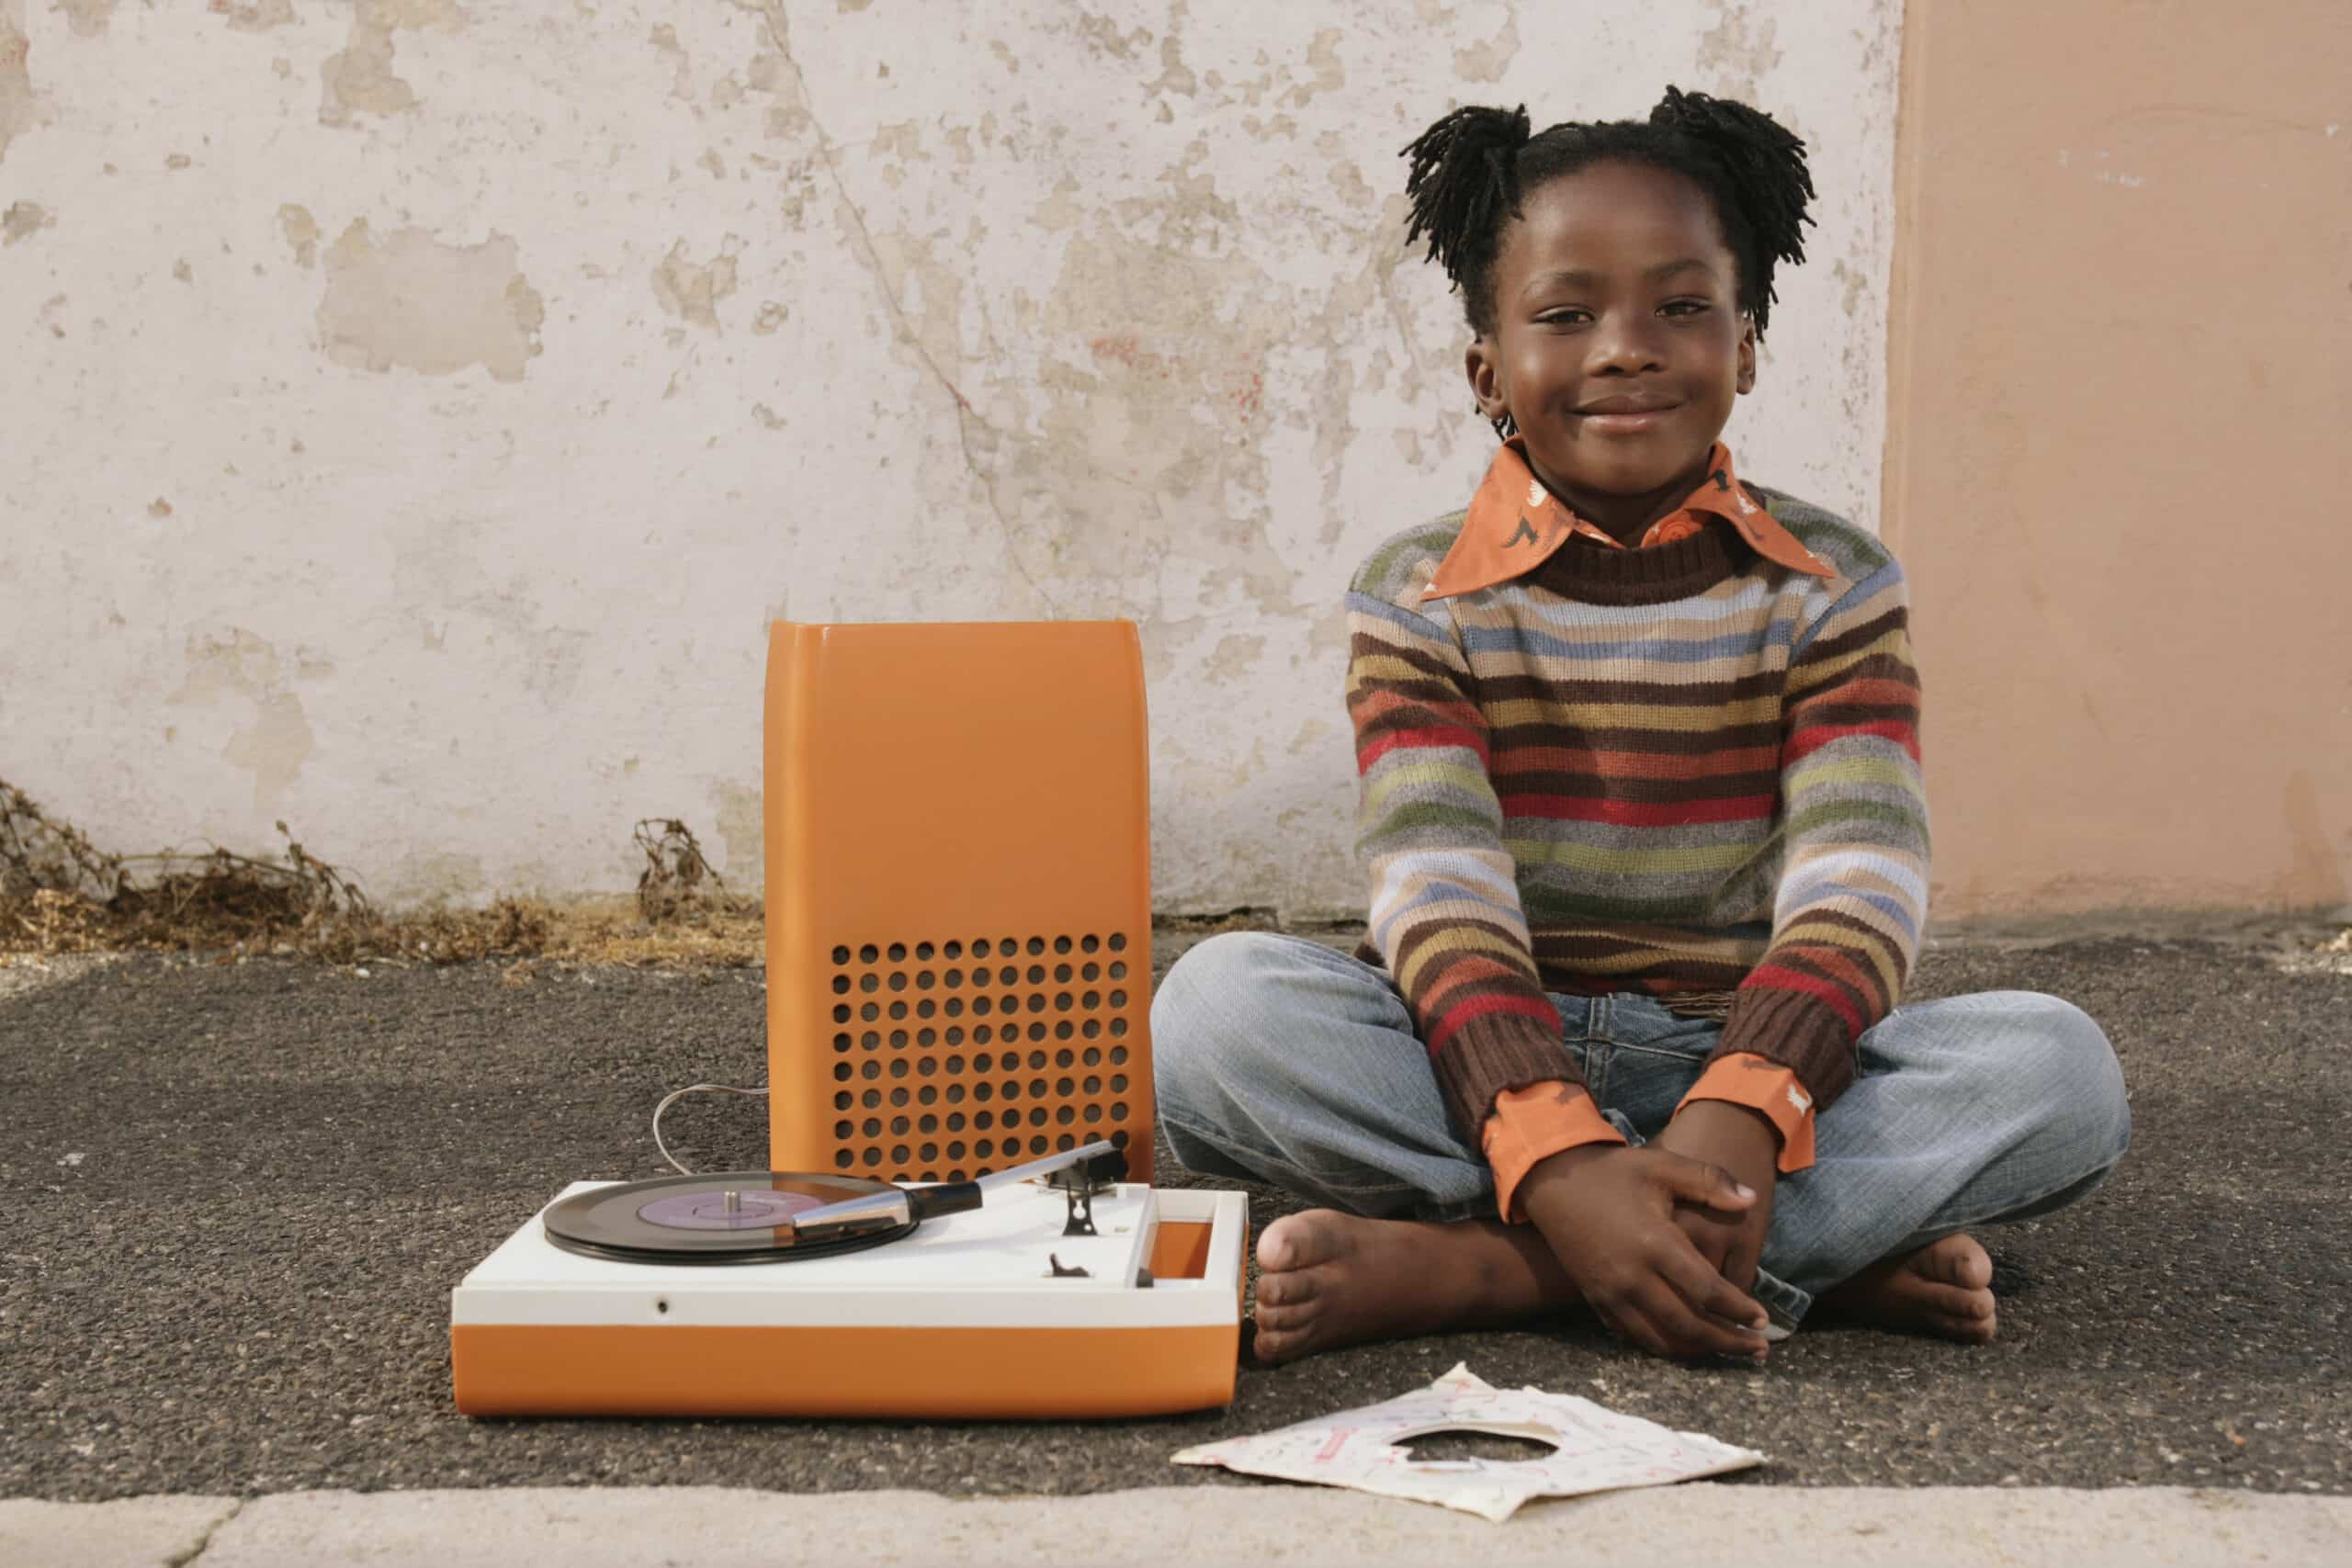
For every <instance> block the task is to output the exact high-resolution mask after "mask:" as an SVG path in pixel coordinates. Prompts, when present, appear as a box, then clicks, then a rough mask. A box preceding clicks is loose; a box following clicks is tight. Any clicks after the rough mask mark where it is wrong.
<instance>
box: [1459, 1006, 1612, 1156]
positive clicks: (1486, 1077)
mask: <svg viewBox="0 0 2352 1568" xmlns="http://www.w3.org/2000/svg"><path fill="white" fill-rule="evenodd" d="M1437 1083H1438V1089H1439V1090H1440V1091H1441V1092H1442V1094H1443V1095H1444V1096H1445V1106H1446V1110H1447V1111H1450V1112H1451V1113H1452V1114H1453V1125H1454V1127H1455V1129H1456V1130H1457V1131H1458V1132H1459V1133H1460V1134H1462V1141H1463V1142H1464V1143H1465V1144H1468V1145H1470V1146H1471V1147H1472V1148H1474V1149H1476V1148H1482V1147H1484V1146H1485V1134H1486V1128H1487V1117H1488V1116H1489V1115H1491V1114H1493V1112H1494V1109H1495V1097H1496V1096H1497V1095H1498V1094H1504V1093H1507V1092H1509V1091H1510V1090H1511V1089H1526V1088H1527V1087H1529V1086H1530V1085H1532V1084H1539V1083H1566V1084H1574V1085H1576V1086H1577V1088H1579V1089H1581V1088H1583V1087H1584V1075H1583V1074H1582V1073H1580V1072H1578V1071H1577V1059H1576V1058H1575V1057H1574V1056H1573V1055H1569V1054H1568V1048H1567V1047H1566V1045H1565V1044H1563V1043H1561V1040H1560V1026H1559V1023H1558V1021H1557V1020H1556V1019H1555V1021H1553V1023H1552V1025H1551V1027H1550V1028H1548V1029H1547V1028H1545V1027H1544V1025H1542V1024H1540V1023H1537V1022H1535V1021H1533V1020H1531V1019H1527V1018H1523V1017H1520V1018H1514V1017H1509V1016H1504V1015H1500V1014H1497V1015H1493V1016H1489V1017H1487V1018H1474V1019H1472V1020H1471V1021H1469V1022H1467V1023H1465V1024H1464V1025H1463V1026H1462V1027H1461V1028H1460V1029H1458V1030H1456V1031H1455V1032H1453V1035H1452V1036H1451V1037H1450V1038H1448V1039H1447V1041H1446V1043H1444V1044H1443V1045H1442V1046H1441V1047H1440V1048H1439V1050H1438V1054H1437Z"/></svg>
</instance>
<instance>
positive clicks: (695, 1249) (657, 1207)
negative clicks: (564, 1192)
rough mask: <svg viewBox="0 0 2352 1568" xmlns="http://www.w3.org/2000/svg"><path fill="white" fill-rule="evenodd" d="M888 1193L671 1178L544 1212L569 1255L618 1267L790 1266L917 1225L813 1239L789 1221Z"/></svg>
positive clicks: (792, 1182) (791, 1177)
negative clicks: (610, 1262) (848, 1201)
mask: <svg viewBox="0 0 2352 1568" xmlns="http://www.w3.org/2000/svg"><path fill="white" fill-rule="evenodd" d="M890 1190H892V1189H891V1186H890V1184H889V1183H888V1182H887V1181H867V1180H865V1179H861V1178H858V1177H854V1176H802V1175H797V1174H795V1173H792V1172H789V1171H780V1170H742V1171H722V1172H719V1173H718V1174H716V1175H711V1176H671V1177H663V1178H661V1179H657V1180H652V1181H625V1182H622V1183H620V1184H619V1185H618V1186H615V1187H600V1188H598V1189H596V1190H594V1191H593V1192H581V1193H577V1194H575V1195H573V1196H572V1197H570V1198H566V1199H564V1200H562V1201H560V1202H558V1203H556V1204H554V1205H552V1206H551V1207H550V1208H549V1209H548V1212H547V1219H546V1228H547V1235H548V1240H549V1241H551V1242H553V1243H554V1244H555V1245H556V1246H558V1247H562V1248H563V1249H564V1250H565V1251H566V1252H577V1253H581V1254H582V1255H584V1256H586V1257H589V1258H609V1259H612V1260H614V1261H616V1262H621V1263H787V1262H790V1261H791V1260H793V1259H794V1258H825V1257H831V1256H833V1255H836V1254H839V1253H843V1252H856V1251H858V1250H860V1249H861V1248H864V1247H878V1246H880V1245H881V1244H882V1243H884V1242H886V1241H895V1240H897V1239H898V1238H899V1236H902V1235H910V1234H911V1233H912V1232H913V1230H914V1228H915V1226H916V1225H917V1224H920V1223H921V1222H920V1221H916V1220H911V1219H910V1220H908V1221H906V1222H905V1223H903V1224H896V1223H889V1222H884V1223H880V1224H876V1225H875V1226H873V1227H872V1228H870V1229H865V1230H857V1231H851V1232H848V1233H845V1234H842V1235H828V1236H825V1237H823V1238H822V1239H818V1240H812V1239H810V1238H809V1237H806V1236H801V1235H796V1234H795V1233H794V1231H793V1230H792V1228H791V1226H790V1225H789V1224H787V1223H786V1222H788V1221H789V1220H790V1218H791V1217H792V1216H793V1215H795V1214H798V1213H807V1212H808V1211H809V1210H810V1209H815V1208H820V1207H822V1206H823V1205H825V1204H827V1203H834V1202H839V1201H841V1200H842V1199H844V1198H858V1197H863V1196H865V1194H867V1193H871V1192H888V1191H890Z"/></svg>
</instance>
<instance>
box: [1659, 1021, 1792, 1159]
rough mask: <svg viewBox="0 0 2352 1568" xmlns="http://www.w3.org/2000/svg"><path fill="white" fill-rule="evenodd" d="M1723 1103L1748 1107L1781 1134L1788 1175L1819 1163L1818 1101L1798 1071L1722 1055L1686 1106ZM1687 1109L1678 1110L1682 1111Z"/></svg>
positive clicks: (1750, 1056) (1746, 1055) (1751, 1057)
mask: <svg viewBox="0 0 2352 1568" xmlns="http://www.w3.org/2000/svg"><path fill="white" fill-rule="evenodd" d="M1692 1100H1725V1101H1728V1102H1729V1103H1731V1104H1733V1105H1744V1106H1746V1107H1747V1109H1748V1110H1750V1111H1756V1112H1758V1113H1759V1114H1760V1115H1762V1116H1763V1118H1764V1119H1765V1120H1766V1121H1767V1122H1771V1123H1772V1126H1773V1128H1774V1130H1775V1131H1777V1132H1778V1133H1779V1134H1781V1161H1780V1170H1781V1175H1782V1176H1786V1175H1788V1174H1789V1173H1790V1172H1791V1171H1793V1170H1803V1169H1804V1168H1806V1167H1807V1166H1810V1165H1811V1164H1813V1096H1812V1094H1811V1093H1810V1092H1808V1091H1807V1090H1806V1089H1805V1087H1804V1080H1802V1079H1801V1078H1799V1077H1797V1075H1796V1074H1795V1072H1794V1071H1792V1069H1790V1068H1788V1067H1785V1066H1781V1064H1780V1063H1778V1062H1773V1061H1768V1060H1766V1059H1765V1058H1764V1057H1762V1056H1758V1055H1755V1054H1754V1053H1753V1052H1748V1051H1735V1052H1733V1053H1732V1054H1731V1055H1728V1056H1719V1057H1717V1058H1716V1059H1715V1060H1714V1061H1713V1063H1712V1064H1710V1065H1709V1066H1708V1068H1707V1070H1706V1071H1705V1072H1703V1073H1701V1074H1700V1075H1699V1081H1698V1082H1697V1083H1694V1084H1692V1085H1691V1092H1690V1093H1689V1094H1686V1095H1684V1096H1683V1097H1682V1105H1688V1104H1690V1103H1691V1101H1692ZM1682 1105H1678V1106H1676V1107H1675V1108H1674V1109H1675V1110H1677V1111H1680V1110H1681V1109H1682Z"/></svg>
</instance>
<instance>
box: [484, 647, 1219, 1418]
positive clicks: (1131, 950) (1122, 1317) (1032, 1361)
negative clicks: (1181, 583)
mask: <svg viewBox="0 0 2352 1568" xmlns="http://www.w3.org/2000/svg"><path fill="white" fill-rule="evenodd" d="M764 715H765V717H764V738H765V801H764V804H763V816H764V820H765V824H766V870H767V886H766V905H767V933H766V934H767V941H766V947H767V959H768V1067H769V1082H768V1085H767V1087H766V1089H765V1090H764V1093H765V1095H766V1098H767V1100H768V1106H769V1152H768V1159H769V1163H770V1164H771V1166H773V1167H774V1168H775V1169H774V1170H770V1171H752V1172H742V1173H737V1174H733V1175H719V1176H688V1177H684V1178H683V1179H669V1178H665V1179H661V1180H657V1181H646V1182H628V1183H616V1182H601V1183H599V1182H580V1183H574V1184H573V1185H572V1186H571V1187H570V1188H567V1189H566V1190H565V1191H564V1192H563V1193H562V1194H561V1195H560V1196H559V1197H558V1198H557V1199H556V1200H555V1201H553V1202H551V1203H549V1204H548V1206H547V1208H546V1209H544V1210H542V1211H541V1212H540V1213H539V1214H538V1215H537V1217H535V1218H534V1219H532V1220H531V1221H530V1222H529V1223H528V1224H526V1225H524V1226H523V1228H522V1229H520V1230H518V1231H516V1232H515V1235H512V1236H510V1237H509V1238H508V1239H507V1240H506V1241H505V1243H504V1244H503V1245H502V1246H501V1247H499V1248H498V1249H497V1250H496V1251H495V1252H493V1253H492V1254H491V1256H490V1257H489V1258H487V1259H486V1260H484V1261H483V1262H482V1263H481V1266H480V1267H478V1268H476V1269H474V1270H473V1271H472V1272H471V1273H469V1274H468V1275H467V1276H466V1278H465V1280H464V1281H463V1282H462V1283H460V1284H459V1285H458V1287H457V1289H456V1291H455V1292H454V1293H453V1296H452V1299H451V1303H450V1348H451V1359H452V1363H453V1370H454V1374H455V1382H456V1387H457V1400H458V1408H459V1409H460V1410H462V1411H465V1412H466V1413H468V1414H469V1415H476V1416H492V1415H506V1416H520V1415H678V1416H1133V1415H1147V1414H1159V1413H1165V1412H1172V1411H1179V1410H1193V1409H1200V1408H1204V1407H1206V1406H1211V1405H1218V1404H1226V1403H1227V1402H1229V1401H1230V1400H1231V1398H1232V1396H1233V1383H1234V1375H1235V1370H1236V1366H1237V1364H1238V1353H1239V1348H1240V1319H1241V1288H1242V1263H1243V1258H1244V1255H1245V1253H1246V1252H1247V1250H1248V1235H1247V1226H1248V1209H1247V1206H1246V1203H1245V1201H1244V1199H1243V1197H1242V1195H1241V1194H1240V1193H1238V1192H1204V1191H1188V1190H1174V1191H1159V1190H1153V1189H1152V1188H1150V1187H1148V1186H1146V1185H1143V1184H1141V1181H1140V1180H1138V1181H1134V1182H1127V1181H1120V1180H1118V1179H1116V1178H1117V1177H1118V1176H1121V1175H1124V1176H1128V1177H1133V1178H1138V1179H1148V1178H1149V1176H1150V1164H1151V1151H1152V1095H1151V1089H1152V1084H1151V1043H1150V1031H1149V1022H1150V976H1151V959H1150V953H1151V903H1150V887H1149V882H1150V860H1151V857H1150V844H1149V837H1148V822H1149V814H1150V813H1149V800H1148V773H1149V770H1148V758H1147V755H1146V726H1145V715H1144V689H1143V658H1142V650H1141V646H1140V644H1139V642H1138V639H1137V636H1136V627H1135V626H1133V625H1132V624H1130V623H1126V622H1055V623H1012V624H990V625H920V624H918V625H890V626H804V625H794V624H790V623H786V622H781V621H779V622H777V623H775V625H774V626H773V627H772V628H771V631H770V641H769V661H768V681H767V691H766V699H765V708H764ZM729 1087H730V1086H725V1085H697V1086H695V1089H705V1088H708V1089H726V1088H729ZM692 1092H695V1090H694V1089H682V1090H678V1091H676V1093H673V1095H672V1096H671V1097H670V1100H675V1099H676V1098H677V1095H678V1094H685V1093H692ZM733 1092H736V1093H750V1092H755V1091H752V1090H747V1089H734V1090H733ZM667 1103H669V1100H664V1101H663V1104H665V1105H666V1104H667ZM660 1116H661V1112H660V1110H659V1108H657V1109H656V1111H655V1115H654V1141H655V1144H656V1146H657V1147H658V1148H660V1149H661V1150H662V1154H663V1155H664V1156H665V1157H667V1156H668V1149H667V1146H666V1145H662V1139H661V1121H660ZM671 1163H672V1164H673V1165H675V1164H677V1162H676V1160H675V1159H674V1158H672V1160H671ZM679 1169H680V1170H681V1171H683V1170H684V1167H683V1166H679ZM778 1172H796V1173H797V1172H806V1173H808V1174H788V1175H782V1174H777V1173H778ZM1041 1183H1043V1185H1041Z"/></svg>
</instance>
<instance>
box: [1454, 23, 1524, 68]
mask: <svg viewBox="0 0 2352 1568" xmlns="http://www.w3.org/2000/svg"><path fill="white" fill-rule="evenodd" d="M1518 58H1519V17H1517V16H1516V15H1513V16H1509V17H1504V18H1503V28H1502V31H1500V32H1498V33H1497V34H1496V35H1495V36H1494V37H1493V38H1491V39H1487V41H1486V42H1484V43H1474V44H1471V45H1470V46H1468V47H1467V48H1464V49H1457V50H1455V51H1453V73H1454V74H1455V75H1456V76H1459V77H1460V78H1462V80H1464V82H1499V81H1501V80H1502V79H1503V73H1504V72H1506V71H1509V70H1510V62H1512V61H1514V60H1517V59H1518Z"/></svg>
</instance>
